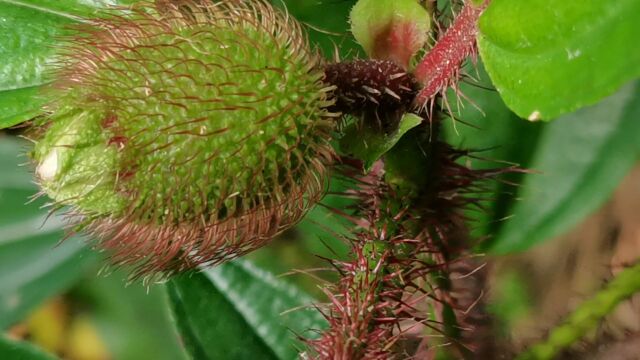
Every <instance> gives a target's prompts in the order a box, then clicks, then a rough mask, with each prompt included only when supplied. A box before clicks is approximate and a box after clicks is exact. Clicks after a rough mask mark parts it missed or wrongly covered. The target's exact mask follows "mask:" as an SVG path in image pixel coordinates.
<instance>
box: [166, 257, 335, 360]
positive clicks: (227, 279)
mask: <svg viewBox="0 0 640 360" xmlns="http://www.w3.org/2000/svg"><path fill="white" fill-rule="evenodd" d="M168 290H169V296H170V299H171V301H172V305H173V310H174V315H175V319H176V322H177V324H178V327H179V329H180V331H181V333H182V335H183V338H184V341H185V343H186V344H187V348H188V349H189V351H190V353H191V355H192V356H193V357H194V359H199V360H200V359H228V360H235V359H238V360H241V359H282V360H284V359H297V358H298V352H299V350H300V348H302V346H303V345H302V344H300V343H299V342H298V341H296V335H305V336H311V335H312V334H310V333H304V331H307V330H309V329H319V328H322V327H323V326H324V321H323V319H322V316H321V315H320V313H319V312H318V311H317V310H316V309H315V308H312V307H308V308H307V307H305V306H310V304H312V303H313V299H311V298H310V297H309V296H308V295H306V294H304V293H302V292H301V291H300V290H298V289H297V288H295V287H293V286H291V285H289V284H287V283H285V282H283V281H282V280H279V279H276V278H275V277H274V276H273V275H271V274H269V273H267V272H265V271H263V270H260V269H257V268H255V267H254V266H253V265H251V264H250V263H249V262H246V261H239V260H236V261H234V262H230V263H225V264H223V265H221V266H218V267H216V268H213V269H210V270H207V271H205V272H202V273H198V274H191V275H183V276H179V277H177V278H174V279H173V280H172V281H171V282H170V283H169V285H168Z"/></svg>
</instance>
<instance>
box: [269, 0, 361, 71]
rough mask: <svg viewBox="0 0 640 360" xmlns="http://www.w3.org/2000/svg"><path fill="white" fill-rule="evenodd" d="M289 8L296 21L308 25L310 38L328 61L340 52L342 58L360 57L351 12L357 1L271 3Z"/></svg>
mask: <svg viewBox="0 0 640 360" xmlns="http://www.w3.org/2000/svg"><path fill="white" fill-rule="evenodd" d="M271 3H273V4H274V5H275V6H278V7H286V11H287V12H289V13H290V14H291V15H292V16H293V17H294V18H295V19H296V20H298V21H299V22H301V23H302V24H304V25H305V29H306V30H307V32H308V33H309V38H310V40H311V42H312V43H313V44H314V45H317V46H318V47H319V48H320V49H321V50H322V51H323V53H324V55H325V56H327V57H330V58H331V57H333V55H334V53H335V52H336V51H338V53H339V54H340V56H341V57H342V58H350V57H353V56H355V55H356V54H358V52H359V51H361V50H360V48H359V46H358V45H357V43H356V42H355V40H354V39H353V36H352V35H351V32H350V31H349V12H350V11H351V8H352V7H353V5H354V4H355V3H356V0H336V1H317V0H271Z"/></svg>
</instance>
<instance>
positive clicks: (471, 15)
mask: <svg viewBox="0 0 640 360" xmlns="http://www.w3.org/2000/svg"><path fill="white" fill-rule="evenodd" d="M488 3H489V0H486V1H484V2H483V3H482V5H475V4H473V2H472V1H467V2H466V3H465V5H464V7H463V8H462V11H461V12H460V14H459V15H458V16H457V17H456V19H455V21H454V22H453V24H452V25H451V26H450V27H449V29H447V32H446V33H445V34H444V35H443V36H442V38H440V40H438V42H437V44H436V45H435V46H434V47H433V49H431V51H429V53H427V55H425V57H424V58H423V59H422V61H421V62H420V64H419V65H418V66H417V67H416V70H415V73H414V75H415V77H416V79H417V80H418V81H419V82H420V83H421V84H422V86H423V88H422V90H421V91H420V93H419V94H418V96H417V97H416V99H415V105H416V106H418V107H422V108H424V107H425V106H426V104H427V102H428V101H429V99H431V98H433V97H434V96H435V95H436V94H437V93H438V92H440V91H442V90H443V89H445V88H446V87H447V86H448V85H450V84H451V83H452V81H454V79H456V77H457V75H458V72H459V69H460V65H461V64H462V62H463V61H464V60H465V59H466V58H467V56H469V55H471V54H473V53H474V52H475V49H476V34H477V33H478V18H479V17H480V14H482V12H483V11H484V9H485V8H486V7H487V5H488Z"/></svg>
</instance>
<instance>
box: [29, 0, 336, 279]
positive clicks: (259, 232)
mask: <svg viewBox="0 0 640 360" xmlns="http://www.w3.org/2000/svg"><path fill="white" fill-rule="evenodd" d="M165 3H166V4H165ZM172 3H176V2H164V3H163V5H162V6H160V5H159V6H157V7H155V8H152V7H150V6H149V5H138V6H135V7H133V9H131V10H130V11H127V12H125V14H126V15H118V16H116V15H113V16H110V17H108V18H106V19H103V20H97V21H93V22H92V23H91V25H90V26H86V27H83V28H82V30H81V32H80V34H79V35H77V36H75V37H74V38H73V39H70V40H69V41H68V42H67V46H66V48H65V50H64V51H63V55H62V56H61V61H60V69H59V71H58V72H57V74H56V81H55V83H54V86H53V88H52V89H51V90H50V96H51V97H52V100H53V101H52V104H51V106H50V109H49V110H50V115H49V116H48V118H47V119H46V120H45V121H44V122H43V123H42V124H40V125H41V126H42V128H43V129H44V130H43V131H42V132H41V134H40V135H39V138H38V139H37V145H36V147H35V150H34V152H33V157H34V159H35V160H36V161H37V163H38V167H37V171H36V172H37V175H38V178H39V180H40V183H41V186H42V188H43V189H44V190H45V192H46V193H47V194H48V195H49V196H50V197H51V198H53V199H54V200H55V201H56V202H57V203H59V204H62V205H70V206H72V207H73V208H74V209H75V212H77V213H78V214H79V216H80V219H81V221H80V226H81V227H83V228H86V229H88V230H89V231H90V232H92V233H93V234H94V235H95V236H96V237H97V238H98V239H99V242H100V245H102V246H103V247H106V248H108V249H111V250H112V253H113V257H114V260H115V262H116V263H117V264H134V265H137V266H139V268H138V270H139V273H140V274H147V273H156V272H163V273H164V274H169V273H171V272H174V271H180V270H183V269H188V268H192V267H194V266H196V265H199V264H213V263H217V262H220V261H223V260H226V259H229V258H233V257H235V256H239V255H241V254H244V253H246V252H248V251H250V250H253V249H255V248H256V247H258V246H260V245H262V244H264V243H265V242H266V241H268V240H269V239H271V238H273V237H274V236H275V235H277V234H278V233H280V232H282V231H283V230H285V229H287V228H289V227H290V226H292V225H293V224H295V223H296V222H297V221H298V220H300V218H301V217H302V216H303V215H304V214H305V212H306V211H307V210H308V209H309V208H310V207H311V206H312V205H313V204H315V203H316V202H317V201H318V200H319V198H320V197H321V195H322V193H323V191H324V189H325V185H326V174H325V172H326V170H325V168H326V166H327V165H328V164H329V163H330V162H331V160H332V159H333V151H332V149H331V147H330V146H329V144H328V139H329V135H330V132H331V131H332V128H333V120H332V119H331V117H332V116H333V114H331V113H330V112H329V111H328V110H326V108H327V107H328V106H330V105H331V104H332V99H331V96H330V94H329V89H327V87H326V85H324V84H323V81H322V79H323V71H322V69H321V67H320V66H319V65H320V60H319V58H318V56H317V55H316V54H315V53H313V52H312V51H311V50H310V49H309V47H308V44H307V42H306V38H305V35H304V34H303V32H302V30H301V29H300V26H299V25H298V24H297V23H295V22H294V21H293V20H291V19H289V18H288V17H286V15H284V14H282V13H280V12H278V11H276V10H274V9H273V8H272V7H271V6H270V5H269V4H267V3H264V2H262V1H254V2H245V1H242V0H232V1H223V2H205V1H203V2H191V1H185V2H182V3H181V5H180V6H179V7H178V6H177V5H171V4H172Z"/></svg>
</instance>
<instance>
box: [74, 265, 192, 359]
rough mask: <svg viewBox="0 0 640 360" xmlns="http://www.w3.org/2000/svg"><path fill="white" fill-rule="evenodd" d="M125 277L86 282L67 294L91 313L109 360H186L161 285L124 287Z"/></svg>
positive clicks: (118, 275) (90, 279) (120, 275)
mask: <svg viewBox="0 0 640 360" xmlns="http://www.w3.org/2000/svg"><path fill="white" fill-rule="evenodd" d="M126 277H127V275H126V274H123V273H121V272H115V273H113V274H110V275H109V276H99V277H97V278H87V279H86V280H84V281H82V282H81V283H80V284H79V285H78V286H77V287H76V288H75V289H74V291H73V292H72V293H71V297H72V299H74V300H75V301H77V302H79V303H81V304H83V305H84V307H85V308H88V309H90V310H91V311H90V312H89V313H88V315H87V316H90V317H91V320H92V323H94V324H95V325H96V328H97V331H98V334H99V335H100V338H101V339H102V340H103V341H104V343H105V344H106V346H107V348H108V349H109V353H110V354H111V357H112V358H113V359H118V360H139V359H154V360H183V359H187V356H186V354H185V353H184V349H183V347H182V346H181V344H180V343H179V336H178V333H177V331H176V329H175V327H174V326H173V321H172V320H171V314H170V312H171V310H170V308H169V303H168V299H167V296H166V292H165V288H164V286H162V285H153V286H150V287H145V286H144V285H143V284H140V283H134V284H129V285H127V284H126Z"/></svg>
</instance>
